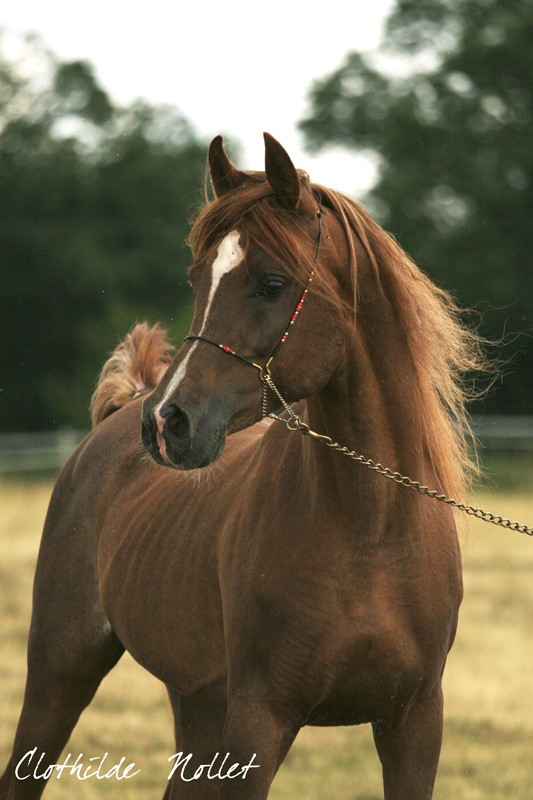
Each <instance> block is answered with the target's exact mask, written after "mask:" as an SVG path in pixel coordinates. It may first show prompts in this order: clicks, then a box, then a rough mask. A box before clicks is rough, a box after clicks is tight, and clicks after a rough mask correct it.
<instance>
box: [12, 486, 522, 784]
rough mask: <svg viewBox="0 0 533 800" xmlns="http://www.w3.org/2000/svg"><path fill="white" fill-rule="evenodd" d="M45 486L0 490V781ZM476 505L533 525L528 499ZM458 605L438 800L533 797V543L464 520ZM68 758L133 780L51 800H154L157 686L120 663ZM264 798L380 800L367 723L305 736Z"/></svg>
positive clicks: (163, 711) (159, 743)
mask: <svg viewBox="0 0 533 800" xmlns="http://www.w3.org/2000/svg"><path fill="white" fill-rule="evenodd" d="M50 488H51V486H50V483H46V482H43V483H37V484H28V483H22V482H12V481H11V482H4V483H0V772H1V771H2V769H3V766H4V763H5V761H6V760H7V757H8V754H9V752H10V748H11V740H12V737H13V733H14V730H15V726H16V722H17V718H18V713H19V710H20V704H21V699H22V692H23V688H24V678H25V648H26V640H27V630H28V624H29V616H30V605H31V588H32V580H33V571H34V565H35V559H36V553H37V547H38V542H39V536H40V529H41V525H42V522H43V518H44V514H45V510H46V505H47V502H48V498H49V495H50ZM476 501H479V503H480V504H482V505H486V506H487V507H488V508H489V510H493V511H494V512H497V513H500V514H503V515H504V516H509V517H512V518H513V519H515V518H516V519H519V520H520V521H526V522H528V523H529V524H533V492H531V491H529V493H528V492H527V490H524V491H521V492H514V493H512V492H510V491H507V492H505V493H503V492H498V491H496V490H494V491H493V492H492V494H491V495H490V496H489V495H488V494H486V493H484V494H483V495H480V496H478V497H476ZM463 554H464V569H465V600H464V604H463V607H462V613H461V619H460V626H459V632H458V637H457V641H456V644H455V646H454V649H453V651H452V654H451V656H450V659H449V662H448V667H447V671H446V679H445V702H446V724H445V738H444V746H443V752H442V757H441V763H440V769H439V774H438V778H437V784H436V790H435V800H478V798H479V800H485V799H486V798H490V800H532V798H533V757H532V754H533V540H532V539H530V538H529V537H526V536H521V535H518V534H515V533H508V532H505V531H503V530H501V529H498V528H495V527H494V526H492V525H486V524H483V523H481V522H477V521H474V522H472V524H471V526H470V529H469V531H468V533H467V534H466V535H464V536H463ZM68 750H69V751H70V752H72V753H74V754H78V753H84V754H86V756H87V757H89V756H100V755H103V753H104V752H106V751H109V754H110V758H111V762H110V763H115V762H116V761H118V760H119V759H120V758H121V757H122V756H127V760H128V762H129V761H134V762H135V763H136V764H137V768H140V769H141V770H142V771H141V773H140V774H139V775H137V776H136V777H135V778H134V779H132V780H131V781H123V782H122V783H117V782H115V781H112V780H107V781H100V782H98V781H96V780H94V781H86V782H84V783H82V782H78V781H76V780H75V779H74V778H73V777H69V776H64V777H63V778H62V780H61V781H58V780H54V779H52V781H51V783H50V786H49V788H48V789H47V792H46V795H45V796H46V797H47V798H48V799H49V800H54V798H56V799H59V798H67V797H68V798H71V797H76V798H77V799H78V798H79V800H89V799H90V798H96V797H98V798H100V797H103V798H121V799H122V800H133V798H140V799H141V800H142V798H157V797H161V796H162V794H163V790H164V787H165V783H166V776H167V774H168V771H169V764H168V762H167V759H168V757H169V756H170V755H171V754H172V753H173V752H174V749H173V742H172V738H171V722H170V712H169V710H168V707H167V701H166V695H165V693H164V690H163V688H162V686H161V685H160V684H159V683H158V682H157V681H156V680H155V679H154V678H152V677H151V676H150V675H148V674H147V673H146V672H144V671H143V670H142V669H141V668H140V667H139V666H137V665H136V664H135V663H134V662H133V661H132V660H131V658H129V656H125V657H124V658H123V659H122V660H121V662H120V663H119V665H118V666H117V667H116V668H115V670H114V671H113V672H112V673H111V675H109V676H108V677H107V679H106V680H105V681H104V683H103V684H102V686H101V688H100V691H99V693H98V695H97V697H96V700H95V701H94V702H93V704H92V705H91V707H90V708H89V709H88V710H87V711H86V712H85V714H84V715H83V717H82V719H81V721H80V723H79V725H78V727H77V729H76V731H75V733H74V735H73V737H72V739H71V742H70V743H69V747H68ZM271 797H273V798H274V800H288V799H289V798H291V800H296V798H298V799H299V798H306V800H333V798H335V800H379V798H381V797H382V789H381V776H380V768H379V764H378V760H377V756H376V755H375V752H374V747H373V744H372V737H371V732H370V728H369V727H368V726H364V727H360V728H334V729H330V730H324V729H305V730H303V731H302V733H301V734H300V736H299V737H298V739H297V741H296V743H295V745H294V746H293V748H292V750H291V752H290V753H289V756H288V757H287V759H286V761H285V763H284V765H283V767H282V769H281V770H280V773H279V775H278V777H277V779H276V781H275V784H274V786H273V789H272V792H271Z"/></svg>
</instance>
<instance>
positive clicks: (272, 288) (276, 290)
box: [256, 278, 287, 297]
mask: <svg viewBox="0 0 533 800" xmlns="http://www.w3.org/2000/svg"><path fill="white" fill-rule="evenodd" d="M286 286H287V282H286V281H284V280H283V278H268V279H267V280H266V281H265V282H264V283H263V284H262V285H261V288H260V289H259V291H258V292H256V294H258V295H260V296H261V297H276V296H277V295H279V294H281V293H282V292H283V290H284V289H285V288H286Z"/></svg>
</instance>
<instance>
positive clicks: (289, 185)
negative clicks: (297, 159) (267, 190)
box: [263, 133, 300, 210]
mask: <svg viewBox="0 0 533 800" xmlns="http://www.w3.org/2000/svg"><path fill="white" fill-rule="evenodd" d="M263 136H264V139H265V173H266V178H267V181H268V182H269V184H270V186H271V187H272V189H273V191H274V194H275V195H276V199H277V200H278V202H279V204H280V205H281V206H283V208H287V209H290V210H293V209H295V208H296V207H297V206H298V201H299V200H300V181H299V179H298V173H297V172H296V168H295V166H294V164H293V163H292V161H291V159H290V156H289V154H288V153H287V151H286V150H284V148H283V147H282V146H281V145H280V143H279V142H278V141H276V139H274V137H273V136H271V135H270V134H269V133H264V134H263Z"/></svg>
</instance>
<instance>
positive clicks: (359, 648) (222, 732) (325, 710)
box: [0, 134, 478, 800]
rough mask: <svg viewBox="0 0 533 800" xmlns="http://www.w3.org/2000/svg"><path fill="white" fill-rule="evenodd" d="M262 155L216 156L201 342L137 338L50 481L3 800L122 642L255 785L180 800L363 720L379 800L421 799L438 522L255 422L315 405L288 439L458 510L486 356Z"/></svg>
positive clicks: (182, 731)
mask: <svg viewBox="0 0 533 800" xmlns="http://www.w3.org/2000/svg"><path fill="white" fill-rule="evenodd" d="M265 150H266V157H265V171H264V172H243V171H240V170H238V169H237V168H236V167H235V166H234V165H233V164H232V163H231V162H230V161H229V159H228V158H227V156H226V154H225V152H224V149H223V146H222V139H221V137H217V138H216V139H215V140H214V141H213V142H212V144H211V146H210V150H209V161H210V172H211V178H212V184H213V188H214V194H215V197H214V199H213V200H212V201H209V202H207V203H206V205H205V207H204V208H203V209H202V210H201V211H200V213H199V215H198V217H197V219H196V222H195V223H194V226H193V228H192V231H191V236H190V244H191V247H192V251H193V255H194V266H193V267H192V269H191V272H190V280H191V284H192V289H193V292H194V300H195V314H194V319H193V322H192V327H191V333H190V336H189V337H188V338H187V339H186V341H185V343H184V344H183V346H182V347H181V349H180V350H179V351H178V352H177V354H176V355H174V356H173V355H172V353H171V352H170V347H169V345H168V343H167V342H166V341H165V340H164V338H163V336H162V335H161V332H160V331H159V330H158V329H150V328H148V327H147V326H146V325H143V326H138V327H137V328H135V329H134V331H133V332H132V334H131V335H130V336H129V337H128V339H127V340H126V341H125V342H124V343H123V344H122V345H121V346H120V347H119V348H118V350H117V352H116V353H115V354H114V355H113V356H112V358H111V360H110V362H109V363H108V364H107V365H106V367H105V368H104V372H103V374H102V378H101V381H100V384H99V386H98V388H97V390H96V392H95V396H94V398H93V417H94V423H95V425H94V429H93V431H92V433H91V434H90V435H89V436H88V437H87V438H86V439H85V440H84V441H83V442H82V444H81V445H80V446H79V448H78V449H77V450H76V452H75V453H74V454H73V456H72V457H71V458H70V460H69V461H68V463H67V464H66V466H65V468H64V469H63V471H62V473H61V475H60V477H59V479H58V481H57V484H56V487H55V489H54V493H53V496H52V500H51V503H50V508H49V511H48V516H47V519H46V524H45V528H44V533H43V539H42V544H41V548H40V552H39V558H38V564H37V571H36V576H35V589H34V607H33V616H32V622H31V631H30V641H29V655H28V677H27V684H26V692H25V697H24V705H23V709H22V713H21V717H20V722H19V726H18V728H17V732H16V736H15V744H14V749H13V754H12V756H11V759H10V761H9V764H8V766H7V769H6V772H5V773H4V776H3V778H2V780H1V782H0V797H1V798H3V800H7V798H9V800H15V798H17V799H18V798H27V799H29V798H37V797H39V796H40V795H41V793H42V791H43V789H44V785H45V780H44V779H34V778H33V777H30V778H29V779H28V780H25V781H19V780H17V778H16V775H15V768H16V765H17V764H18V763H19V762H20V759H21V758H23V756H24V755H25V754H26V753H27V752H28V751H31V750H32V749H33V748H37V751H38V752H39V753H41V752H42V753H45V754H46V755H45V758H44V760H43V762H42V764H41V767H42V769H41V774H42V773H43V772H44V769H45V767H46V765H47V764H53V763H56V762H57V760H58V758H59V756H60V753H61V751H62V748H63V747H64V746H65V744H66V742H67V741H68V738H69V736H70V733H71V731H72V729H73V727H74V725H75V724H76V721H77V719H78V717H79V715H80V713H81V712H82V710H83V709H84V708H85V707H86V706H87V705H88V703H89V702H90V701H91V699H92V697H93V695H94V693H95V691H96V689H97V687H98V685H99V683H100V681H101V679H102V678H103V677H104V675H105V674H106V673H107V672H108V671H109V670H110V669H111V668H112V667H113V666H114V665H115V664H116V662H117V661H118V659H119V658H120V656H121V654H122V652H123V651H124V649H127V650H128V651H129V652H130V653H131V654H132V655H133V657H134V658H135V659H136V660H137V661H138V662H139V663H140V664H142V665H143V666H144V667H145V668H146V669H147V670H149V671H150V672H151V673H153V674H154V675H155V676H156V677H158V678H159V679H160V680H162V681H163V682H164V683H165V684H166V686H167V688H168V694H169V697H170V702H171V705H172V709H173V712H174V719H175V736H176V752H182V753H187V754H191V765H190V766H191V769H194V767H195V765H196V766H198V765H201V764H208V763H210V762H211V761H212V760H213V757H214V756H215V754H216V753H222V754H226V753H228V754H229V758H230V760H231V763H235V764H237V763H238V764H240V765H246V764H250V763H252V762H253V765H254V767H255V768H250V769H249V770H248V771H247V772H246V775H245V776H241V777H240V778H238V779H235V780H231V779H230V778H227V779H224V780H220V779H216V780H211V779H210V776H207V775H206V774H202V775H201V776H199V778H198V780H195V781H190V782H186V781H184V780H183V779H182V775H181V772H180V770H176V771H175V773H174V775H173V776H172V779H171V780H170V781H169V783H168V785H167V787H166V791H165V794H164V797H165V798H167V799H168V800H178V799H179V798H196V799H197V800H200V799H201V800H204V799H205V800H208V798H213V799H214V798H223V800H237V799H238V798H247V800H263V798H266V797H267V796H268V793H269V789H270V785H271V783H272V780H273V778H274V776H275V774H276V771H277V770H278V767H279V766H280V764H281V763H282V761H283V759H284V757H285V755H286V753H287V751H288V750H289V748H290V746H291V744H292V742H293V740H294V738H295V736H296V734H297V733H298V731H299V730H300V728H301V727H302V726H304V725H317V726H334V725H356V724H360V723H371V725H372V728H373V732H374V739H375V743H376V748H377V752H378V755H379V758H380V760H381V763H382V768H383V782H384V792H385V798H386V800H427V798H430V797H431V795H432V791H433V783H434V779H435V773H436V769H437V763H438V759H439V752H440V747H441V737H442V689H441V679H442V674H443V670H444V665H445V661H446V657H447V654H448V651H449V649H450V647H451V645H452V642H453V639H454V635H455V630H456V625H457V615H458V609H459V605H460V602H461V596H462V582H461V565H460V553H459V547H458V541H457V535H456V529H455V525H454V520H453V516H452V513H451V511H450V509H449V508H447V507H441V506H440V505H438V504H435V503H433V502H432V501H431V500H429V499H428V498H426V497H422V496H420V495H417V494H415V493H413V492H407V491H405V489H404V488H403V487H402V486H398V485H397V484H394V483H392V482H390V481H384V480H383V479H382V478H381V477H380V476H379V475H376V474H375V473H373V472H371V471H370V470H367V469H365V468H364V467H363V466H361V465H359V464H354V463H353V461H349V460H347V459H345V458H342V457H341V456H340V455H339V454H338V453H337V452H335V451H334V450H333V449H332V448H329V447H327V446H324V443H323V442H320V441H315V440H314V439H313V437H311V436H301V435H300V433H299V432H298V431H296V432H293V433H291V432H289V431H287V429H286V426H284V425H280V424H278V423H276V422H274V421H271V420H270V421H269V420H268V419H267V420H263V421H262V417H264V416H265V415H268V414H269V413H270V412H272V411H274V410H275V409H276V408H278V407H279V406H280V404H281V400H280V397H281V398H284V399H286V401H287V402H290V403H293V402H295V401H303V403H302V404H301V410H300V412H299V413H300V415H301V427H300V430H301V429H302V428H303V429H304V432H305V428H307V426H309V428H310V429H312V430H315V431H320V432H322V433H325V434H328V435H329V436H331V437H333V438H334V439H335V440H337V441H339V442H343V443H347V444H349V445H350V446H354V445H356V446H357V448H358V449H360V450H361V451H363V452H366V453H368V454H370V455H371V456H372V457H373V458H374V459H376V460H379V461H380V462H382V463H383V464H387V465H388V466H390V467H391V468H392V469H398V470H401V471H402V473H403V474H408V475H411V476H413V477H415V478H416V479H417V480H419V481H421V482H423V483H426V484H428V485H431V486H434V487H435V488H438V489H441V490H443V491H446V492H458V491H459V492H460V491H461V486H462V485H463V482H464V479H465V475H466V473H467V470H468V456H467V448H466V444H465V434H464V430H465V428H464V426H463V425H462V424H461V420H462V419H464V410H463V405H464V392H463V389H462V385H461V374H462V373H463V372H464V371H465V370H469V369H471V368H472V367H474V366H476V363H477V360H478V351H477V342H476V339H475V337H474V336H473V335H472V334H470V333H469V332H468V331H467V330H466V329H465V328H464V327H463V326H462V325H461V324H460V322H459V321H458V316H457V309H456V307H455V306H454V304H453V302H452V301H451V299H450V297H449V296H448V295H447V294H446V293H445V292H443V291H442V290H441V289H438V288H437V287H435V286H434V285H433V284H432V283H431V281H430V280H429V279H428V278H427V277H426V276H424V275H423V274H422V273H421V272H420V271H419V270H418V269H417V267H415V265H414V264H413V263H412V262H411V261H410V259H409V258H408V257H407V256H406V255H405V253H404V252H403V251H402V250H401V249H400V247H399V246H398V245H397V244H396V243H395V242H394V241H393V239H392V238H391V237H389V236H388V235H387V234H386V233H384V231H383V230H382V229H381V228H380V227H379V226H378V225H377V224H376V223H375V222H374V221H373V220H372V218H371V217H370V216H369V215H368V214H367V212H365V211H364V209H363V208H362V207H361V206H360V205H358V204H357V203H355V202H354V201H352V200H351V199H349V198H347V197H346V196H344V195H342V194H340V193H339V192H336V191H333V190H331V189H328V188H326V187H322V186H317V185H315V184H312V183H310V181H309V178H308V176H307V175H306V173H303V172H301V171H297V170H296V169H295V168H294V166H293V164H292V162H291V160H290V158H289V156H288V155H287V153H286V152H285V150H284V149H283V148H282V147H281V145H280V144H278V142H276V140H275V139H273V138H272V137H271V136H269V135H268V134H265ZM213 345H214V346H213ZM269 377H270V378H271V383H270V384H269V383H268V381H267V380H266V379H267V378H269ZM272 386H274V387H275V388H276V391H277V392H278V394H276V392H275V391H274V390H273V389H272ZM139 394H141V395H142V396H141V397H137V399H132V398H135V397H136V396H138V395H139ZM289 427H294V426H291V425H289ZM141 439H142V441H141ZM143 443H144V445H143ZM146 451H148V453H149V454H150V456H151V458H150V456H148V454H147V452H146ZM354 780H355V776H354Z"/></svg>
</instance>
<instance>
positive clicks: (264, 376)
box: [183, 203, 323, 417]
mask: <svg viewBox="0 0 533 800" xmlns="http://www.w3.org/2000/svg"><path fill="white" fill-rule="evenodd" d="M322 214H323V211H322V206H321V205H320V203H317V210H316V216H317V219H318V236H317V242H316V250H315V258H314V261H313V268H312V269H311V272H310V273H309V277H308V279H307V284H306V286H305V289H304V290H303V292H302V295H301V297H300V299H299V300H298V302H297V304H296V308H295V309H294V312H293V315H292V317H291V319H290V322H289V324H288V325H287V328H286V330H285V332H284V334H283V336H282V337H281V339H280V340H279V342H278V343H277V345H276V346H275V348H274V350H273V351H272V353H271V354H270V356H269V358H268V360H267V362H266V364H264V365H262V364H257V363H256V362H255V361H251V360H250V359H249V358H245V356H242V355H241V354H240V353H237V352H236V351H235V350H234V349H233V348H232V347H229V345H227V344H220V343H219V342H216V341H215V340H214V339H209V337H207V336H186V337H185V338H184V340H183V341H184V342H187V341H198V342H207V344H212V345H213V346H214V347H218V348H219V349H220V350H222V351H223V352H224V353H227V354H228V355H230V356H234V357H235V358H238V359H239V361H243V362H244V363H245V364H248V365H249V366H250V367H255V369H257V370H259V379H260V380H261V383H262V384H263V404H262V408H263V416H264V417H265V416H267V410H266V408H267V402H266V393H267V386H270V385H271V378H270V365H271V364H272V361H273V360H274V358H275V356H276V355H277V354H278V353H279V351H280V348H281V346H282V344H285V342H286V341H287V337H288V336H289V333H290V330H291V327H292V326H293V325H294V323H295V322H296V320H297V319H298V315H299V314H300V311H301V310H302V307H303V304H304V302H305V298H306V297H307V294H308V292H309V286H310V284H311V282H312V280H313V277H314V274H315V269H316V265H317V263H318V258H319V256H320V247H321V244H322Z"/></svg>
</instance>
